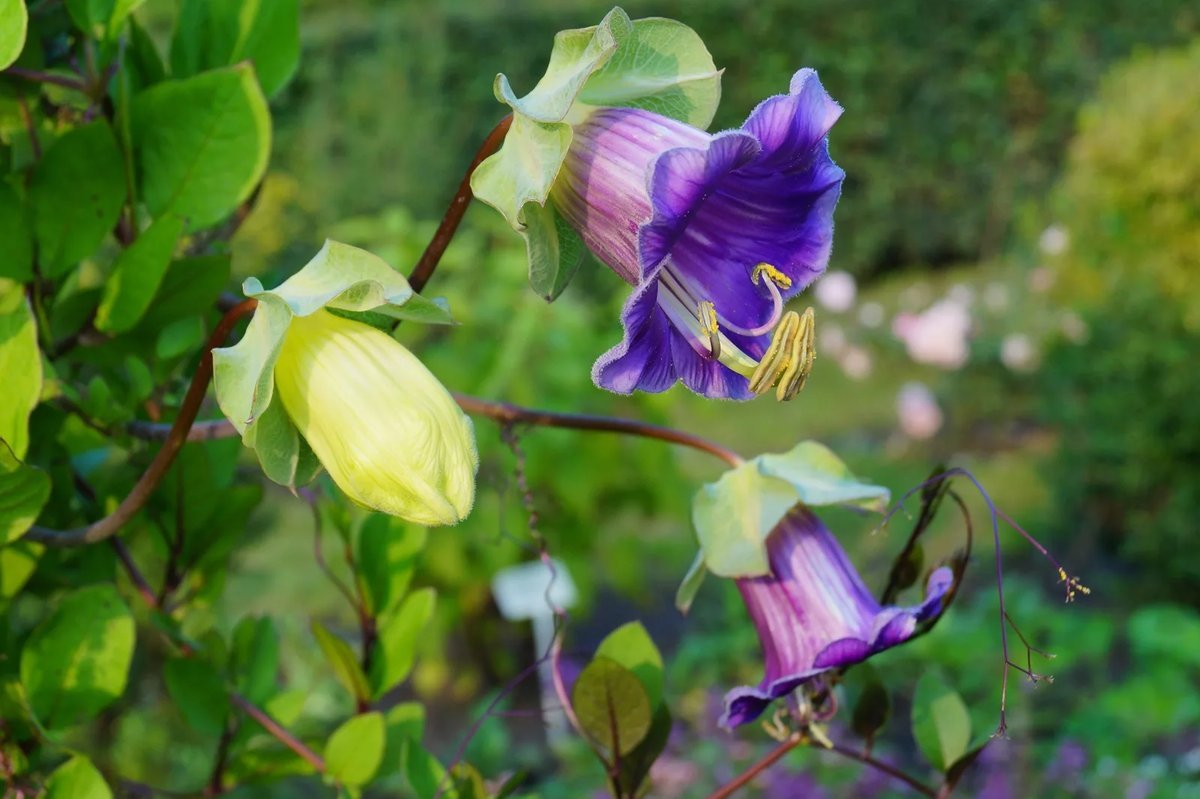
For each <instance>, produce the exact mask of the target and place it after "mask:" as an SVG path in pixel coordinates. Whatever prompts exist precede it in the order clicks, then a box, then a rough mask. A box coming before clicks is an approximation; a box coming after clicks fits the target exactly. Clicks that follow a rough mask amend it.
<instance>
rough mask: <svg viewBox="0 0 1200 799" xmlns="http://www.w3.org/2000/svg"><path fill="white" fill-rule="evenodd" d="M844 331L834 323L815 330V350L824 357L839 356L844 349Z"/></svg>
mask: <svg viewBox="0 0 1200 799" xmlns="http://www.w3.org/2000/svg"><path fill="white" fill-rule="evenodd" d="M846 343H847V342H846V331H845V330H842V326H841V325H839V324H837V323H836V322H830V323H828V324H824V325H821V327H820V328H819V329H818V330H817V348H818V350H820V352H821V353H822V354H824V355H832V356H833V357H834V358H836V357H838V356H840V355H841V354H842V353H843V352H844V351H845V349H846Z"/></svg>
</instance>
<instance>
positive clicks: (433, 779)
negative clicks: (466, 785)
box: [404, 741, 460, 799]
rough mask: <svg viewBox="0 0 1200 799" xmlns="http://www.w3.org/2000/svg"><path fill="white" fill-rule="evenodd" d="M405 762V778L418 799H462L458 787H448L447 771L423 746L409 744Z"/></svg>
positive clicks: (415, 743)
mask: <svg viewBox="0 0 1200 799" xmlns="http://www.w3.org/2000/svg"><path fill="white" fill-rule="evenodd" d="M404 760H405V763H404V773H405V776H406V777H408V784H409V786H410V787H411V788H412V789H413V792H414V793H416V795H417V797H418V799H434V797H438V796H440V797H441V798H442V799H460V797H459V795H458V790H457V788H456V787H447V782H448V781H447V780H446V778H445V777H446V769H445V768H444V767H443V766H442V764H441V763H440V762H438V759H437V758H436V757H434V756H433V755H432V754H430V753H429V752H428V751H426V749H425V748H424V747H423V746H421V745H420V744H418V743H417V742H415V741H414V742H413V743H411V744H409V745H408V747H407V749H406V751H405V757H404Z"/></svg>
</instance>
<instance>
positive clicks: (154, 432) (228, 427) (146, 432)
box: [125, 392, 745, 466]
mask: <svg viewBox="0 0 1200 799" xmlns="http://www.w3.org/2000/svg"><path fill="white" fill-rule="evenodd" d="M453 397H454V401H455V402H457V403H458V405H459V407H460V408H462V409H463V410H464V411H466V412H467V413H473V414H475V415H477V416H486V417H488V418H490V419H495V420H496V421H498V422H500V423H501V424H507V425H519V424H528V425H533V426H535V427H561V428H566V429H570V430H585V431H588V430H590V431H593V432H601V433H621V434H624V435H630V436H640V437H642V438H654V439H658V440H659V441H666V442H667V443H670V444H679V445H680V446H684V447H691V448H692V449H695V450H699V451H700V452H706V453H708V454H709V455H712V456H714V457H716V458H720V459H721V460H723V461H725V463H727V464H729V465H730V466H740V465H741V464H743V463H744V462H745V461H744V460H743V459H742V456H741V455H738V454H737V453H736V452H734V451H733V450H731V449H728V448H726V447H723V446H721V445H720V444H718V443H716V442H715V441H710V440H709V439H707V438H702V437H701V436H696V435H692V434H691V433H687V432H684V431H683V430H676V429H675V428H673V427H665V426H663V425H656V424H649V423H647V422H640V421H637V420H636V419H623V418H621V417H619V416H592V415H589V414H582V413H558V412H556V411H546V410H541V409H538V408H526V407H524V406H522V405H513V404H511V403H508V402H493V401H491V400H485V399H481V398H479V397H474V396H471V395H470V394H459V393H457V392H455V393H453ZM172 429H173V428H170V427H168V426H167V425H163V424H157V423H155V422H143V421H137V422H131V423H130V424H129V425H128V426H127V427H126V428H125V432H127V433H129V434H130V435H132V436H134V437H135V438H143V439H148V440H159V439H161V438H164V437H166V436H168V435H169V434H170V431H171V430H172ZM236 435H238V432H237V430H236V429H235V428H234V426H233V425H232V424H231V423H230V422H228V421H227V420H225V419H216V420H212V421H205V422H197V423H196V425H195V427H193V428H192V429H191V430H190V431H188V432H187V433H186V436H187V440H188V441H210V440H213V439H218V438H231V437H233V436H236Z"/></svg>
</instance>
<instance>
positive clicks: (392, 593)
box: [355, 513, 428, 616]
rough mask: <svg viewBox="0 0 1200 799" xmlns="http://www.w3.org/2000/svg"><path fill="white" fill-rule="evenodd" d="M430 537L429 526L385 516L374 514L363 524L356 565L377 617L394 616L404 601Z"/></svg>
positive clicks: (356, 549) (373, 612) (356, 551)
mask: <svg viewBox="0 0 1200 799" xmlns="http://www.w3.org/2000/svg"><path fill="white" fill-rule="evenodd" d="M427 534H428V529H427V528H425V527H420V526H417V525H412V524H406V523H405V522H403V521H402V520H400V519H397V518H396V517H394V516H387V515H385V514H382V513H377V514H372V515H371V516H369V517H368V518H367V520H366V521H364V522H363V523H362V526H361V527H360V528H359V531H358V543H357V546H356V547H355V563H356V564H357V566H358V574H359V577H360V578H361V579H362V582H363V588H364V594H365V595H366V600H367V607H368V608H369V609H370V611H371V613H372V614H374V615H375V616H384V615H387V614H389V613H391V612H392V610H394V609H395V608H396V606H397V605H398V604H400V600H402V599H404V594H405V592H406V591H407V590H408V586H409V583H410V582H412V577H413V571H414V567H415V564H416V561H417V558H418V557H420V555H421V552H422V551H423V550H424V548H425V538H426V536H427Z"/></svg>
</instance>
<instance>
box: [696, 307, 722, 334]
mask: <svg viewBox="0 0 1200 799" xmlns="http://www.w3.org/2000/svg"><path fill="white" fill-rule="evenodd" d="M700 325H701V326H702V327H703V328H704V332H705V333H708V334H709V335H710V336H711V335H712V334H713V333H720V332H721V327H720V325H718V324H717V306H716V305H715V304H713V303H711V302H702V303H700Z"/></svg>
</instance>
